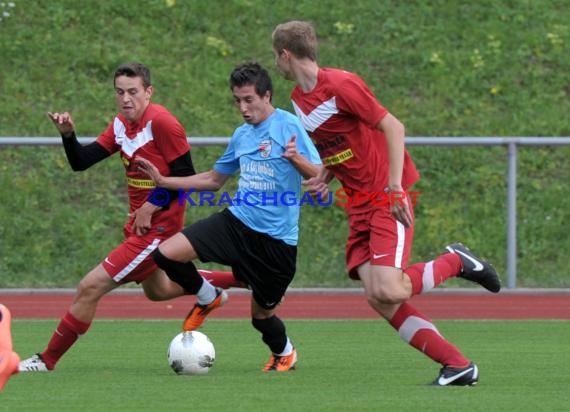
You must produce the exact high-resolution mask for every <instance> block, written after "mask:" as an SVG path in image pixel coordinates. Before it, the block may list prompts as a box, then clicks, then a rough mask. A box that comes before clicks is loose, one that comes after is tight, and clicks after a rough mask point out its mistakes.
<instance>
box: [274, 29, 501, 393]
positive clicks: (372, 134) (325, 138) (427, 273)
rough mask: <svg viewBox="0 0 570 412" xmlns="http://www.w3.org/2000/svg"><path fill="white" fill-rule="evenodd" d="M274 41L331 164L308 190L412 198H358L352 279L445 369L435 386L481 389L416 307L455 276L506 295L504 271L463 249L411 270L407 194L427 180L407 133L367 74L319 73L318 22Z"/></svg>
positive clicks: (349, 250) (303, 115)
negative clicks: (333, 185)
mask: <svg viewBox="0 0 570 412" xmlns="http://www.w3.org/2000/svg"><path fill="white" fill-rule="evenodd" d="M272 42H273V44H272V45H273V52H274V55H275V63H276V65H277V67H278V69H279V70H280V71H281V72H282V74H283V76H284V77H285V78H286V79H287V80H291V81H294V82H295V83H296V85H295V87H294V89H293V91H292V93H291V99H292V103H293V107H294V109H295V112H296V114H297V116H298V117H299V118H300V119H301V122H302V123H303V125H304V127H305V129H306V130H307V131H308V132H309V135H310V136H311V138H312V139H313V141H314V142H315V145H316V147H317V149H318V151H319V154H320V156H321V159H322V160H323V164H324V165H325V166H326V167H325V168H323V172H322V173H320V174H319V176H317V177H315V178H311V179H309V180H308V181H307V182H306V185H307V187H308V189H309V190H310V191H312V192H313V194H315V195H316V194H317V193H319V192H320V193H321V196H323V195H324V194H326V193H328V183H329V182H330V180H332V179H333V178H337V179H338V180H339V181H340V183H341V184H342V186H343V188H344V189H345V191H346V192H347V193H354V194H360V193H374V192H378V191H382V190H383V191H385V192H386V193H389V192H397V193H401V194H404V196H402V199H405V200H403V201H401V202H400V201H398V202H392V204H386V203H385V204H383V205H382V206H380V205H375V204H374V202H363V201H359V199H358V198H356V197H355V198H354V199H352V201H351V202H348V205H347V207H346V213H347V216H348V223H349V227H350V233H349V237H348V240H347V244H346V262H347V268H348V273H349V276H350V277H351V278H352V279H360V280H361V281H362V284H363V286H364V290H365V294H366V298H367V299H368V302H369V304H370V306H371V307H372V308H373V309H374V310H375V311H376V312H378V313H379V315H380V316H382V317H383V318H384V319H386V320H387V321H388V322H389V323H390V325H392V327H393V328H394V329H396V331H397V332H398V333H399V335H400V337H401V338H402V339H403V340H404V341H406V342H407V343H408V344H410V345H411V346H413V347H414V348H416V349H418V350H420V351H421V352H423V353H424V354H426V355H427V356H428V357H430V358H431V359H433V360H434V361H436V362H437V363H439V364H441V365H442V368H441V371H440V375H439V376H438V378H437V379H436V380H435V381H434V382H433V383H434V384H435V385H440V386H447V385H474V384H476V383H477V381H478V375H479V373H478V369H477V366H476V365H475V364H474V363H473V362H471V361H470V360H469V359H467V358H466V357H465V356H464V355H463V354H462V353H461V352H460V351H459V350H458V349H457V348H456V347H455V346H453V345H452V344H451V343H449V342H448V341H447V340H446V339H445V338H444V337H443V336H442V335H441V334H440V333H439V331H438V330H437V328H436V327H435V325H434V324H433V323H432V322H431V321H430V320H429V319H428V318H427V317H426V316H425V315H423V314H421V313H419V312H418V311H417V310H416V309H415V308H414V307H413V306H412V305H410V304H409V303H408V302H407V301H408V299H410V298H411V297H412V296H414V295H417V294H419V293H422V292H426V291H427V290H429V289H431V288H433V287H435V286H437V285H439V284H440V283H442V282H444V281H445V280H446V279H448V278H450V277H455V276H459V277H463V278H465V279H468V280H471V281H474V282H477V283H479V284H481V285H482V286H484V287H485V288H487V289H488V290H490V291H492V292H495V293H496V292H498V291H499V289H500V281H499V278H498V276H497V274H496V272H495V270H494V269H493V268H492V266H491V265H490V264H489V263H487V262H485V261H484V260H482V259H480V258H478V257H477V256H475V255H474V254H473V253H472V252H470V251H469V249H468V248H466V247H465V246H463V245H462V244H460V243H456V244H452V245H449V246H447V250H448V251H449V252H451V253H445V254H442V255H441V256H438V257H437V258H435V259H434V260H432V261H430V262H425V263H417V264H414V265H408V258H409V255H410V251H411V248H412V239H413V233H414V215H413V211H412V207H411V203H410V201H409V196H407V193H408V190H409V189H410V187H411V186H412V185H413V184H414V183H415V182H416V181H417V180H418V178H419V173H418V171H417V170H416V167H415V165H414V163H413V161H412V159H411V157H410V155H409V154H408V152H407V151H406V149H405V144H404V139H405V129H404V125H403V124H402V123H401V122H400V121H399V120H398V119H397V118H396V117H395V116H394V115H393V114H391V113H390V112H389V111H388V110H387V109H386V108H385V107H383V106H382V105H381V104H380V103H379V102H378V100H377V99H376V97H375V95H374V94H373V92H372V91H371V90H370V88H369V87H368V86H367V85H366V83H365V82H364V81H363V80H362V79H361V78H360V77H359V76H358V75H356V74H354V73H351V72H347V71H344V70H339V69H333V68H321V67H319V65H318V63H317V37H316V33H315V30H314V27H313V26H312V25H311V23H309V22H303V21H290V22H286V23H283V24H279V25H278V26H277V27H276V28H275V30H274V31H273V34H272Z"/></svg>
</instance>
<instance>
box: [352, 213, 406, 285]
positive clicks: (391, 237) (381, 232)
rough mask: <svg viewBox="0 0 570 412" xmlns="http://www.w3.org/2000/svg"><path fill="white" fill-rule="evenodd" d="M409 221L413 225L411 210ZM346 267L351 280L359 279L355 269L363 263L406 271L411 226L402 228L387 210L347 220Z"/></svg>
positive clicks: (363, 214) (355, 216)
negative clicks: (348, 230)
mask: <svg viewBox="0 0 570 412" xmlns="http://www.w3.org/2000/svg"><path fill="white" fill-rule="evenodd" d="M411 212H412V221H413V210H412V211H411ZM348 224H349V228H350V232H349V234H348V240H347V241H346V266H347V269H348V275H349V276H350V278H351V279H359V276H358V273H357V271H356V269H357V268H358V267H359V266H360V265H362V264H363V263H365V262H370V264H372V265H379V266H393V267H396V268H401V269H405V268H406V267H407V265H408V259H409V257H410V253H411V250H412V242H413V239H414V225H413V224H412V226H411V227H409V228H405V227H404V225H403V224H402V223H400V222H398V221H397V220H396V219H394V217H393V216H392V214H391V213H390V209H389V208H388V207H385V208H384V207H383V208H377V209H373V210H370V211H369V212H366V213H360V214H355V215H350V216H349V217H348Z"/></svg>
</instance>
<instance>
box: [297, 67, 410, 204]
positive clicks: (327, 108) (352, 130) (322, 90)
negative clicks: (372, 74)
mask: <svg viewBox="0 0 570 412" xmlns="http://www.w3.org/2000/svg"><path fill="white" fill-rule="evenodd" d="M291 99H292V101H293V107H294V109H295V112H296V114H297V116H298V117H299V118H300V119H301V123H303V126H304V127H305V129H306V130H307V132H308V133H309V135H310V136H311V138H312V139H313V141H314V142H315V146H316V147H317V150H318V151H319V154H320V156H321V159H322V160H323V164H324V165H325V166H326V167H327V169H329V170H330V171H331V172H332V173H333V174H334V176H335V177H336V178H337V179H338V180H339V181H340V182H341V184H342V185H343V187H344V188H345V189H351V190H352V191H353V192H354V191H360V192H368V193H373V192H377V191H381V190H383V189H384V188H385V187H386V186H388V178H389V173H390V169H389V158H388V146H387V143H386V137H385V136H384V133H382V132H381V131H380V130H378V129H376V125H377V124H378V123H379V122H380V121H381V120H382V119H383V118H384V116H386V115H387V114H388V111H387V110H386V109H385V108H384V107H383V106H382V105H381V104H380V103H378V100H377V99H376V97H375V96H374V94H373V93H372V91H371V90H370V89H369V88H368V86H367V85H366V83H365V82H364V81H363V80H362V79H361V78H360V77H359V76H357V75H356V74H354V73H351V72H347V71H344V70H339V69H330V68H321V69H319V73H318V78H317V85H316V86H315V88H314V89H313V90H311V91H310V92H308V93H305V92H303V91H302V90H301V88H300V87H299V86H296V87H295V88H294V89H293V92H292V93H291ZM418 178H419V173H418V171H417V170H416V167H415V165H414V163H413V161H412V158H411V157H410V155H409V153H408V152H407V151H405V159H404V170H403V175H402V187H403V188H404V190H407V189H408V188H409V187H411V186H412V185H413V184H414V183H415V182H416V181H417V180H418ZM355 203H358V202H355ZM373 207H374V204H373V203H372V202H360V203H358V204H357V205H352V204H351V205H350V206H349V207H347V213H349V214H353V213H362V212H366V211H367V210H370V209H372V208H373Z"/></svg>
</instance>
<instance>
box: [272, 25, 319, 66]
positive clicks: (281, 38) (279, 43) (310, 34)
mask: <svg viewBox="0 0 570 412" xmlns="http://www.w3.org/2000/svg"><path fill="white" fill-rule="evenodd" d="M271 38H272V40H273V48H274V49H275V50H276V51H277V52H280V51H281V50H288V51H290V52H291V53H293V54H294V55H295V56H296V57H298V58H300V59H305V58H307V59H310V60H312V61H316V60H317V34H316V32H315V28H314V27H313V25H312V24H311V23H309V22H307V21H300V20H292V21H288V22H286V23H281V24H279V25H277V27H275V30H273V34H272V35H271Z"/></svg>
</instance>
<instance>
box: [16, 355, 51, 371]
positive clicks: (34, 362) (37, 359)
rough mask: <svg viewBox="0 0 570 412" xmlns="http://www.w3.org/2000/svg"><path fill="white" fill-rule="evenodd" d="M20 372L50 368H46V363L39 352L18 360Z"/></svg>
mask: <svg viewBox="0 0 570 412" xmlns="http://www.w3.org/2000/svg"><path fill="white" fill-rule="evenodd" d="M18 369H19V370H20V372H50V371H51V369H48V367H47V365H46V363H45V362H44V360H43V359H42V357H41V355H40V354H39V353H36V354H35V355H34V356H32V357H31V358H28V359H24V360H23V361H22V362H20V365H19V367H18Z"/></svg>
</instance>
